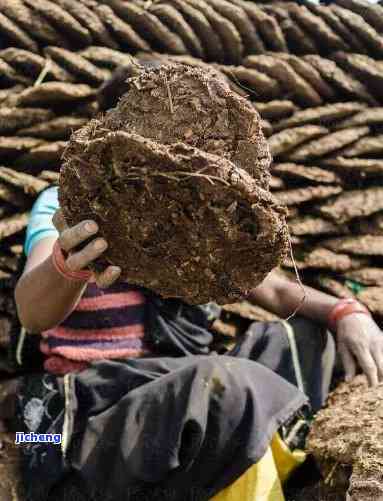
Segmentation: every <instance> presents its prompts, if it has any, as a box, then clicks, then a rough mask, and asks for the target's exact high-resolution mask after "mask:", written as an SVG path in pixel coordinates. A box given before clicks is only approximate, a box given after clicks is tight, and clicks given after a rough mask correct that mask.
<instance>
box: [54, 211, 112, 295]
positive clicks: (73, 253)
mask: <svg viewBox="0 0 383 501" xmlns="http://www.w3.org/2000/svg"><path fill="white" fill-rule="evenodd" d="M53 224H54V226H55V228H56V229H57V231H58V232H59V238H58V241H59V244H60V247H61V248H62V249H63V250H64V251H65V252H66V253H68V257H67V259H66V261H65V265H66V266H67V267H68V269H69V270H71V271H80V270H85V269H87V267H88V266H89V264H90V263H92V262H93V261H95V260H96V259H97V258H98V257H100V256H101V254H102V253H103V252H105V250H106V249H107V247H108V243H107V242H106V240H105V239H103V238H94V239H92V240H91V241H90V242H89V243H88V244H87V245H85V247H84V248H83V249H81V250H76V247H77V246H78V245H79V244H81V243H83V242H85V241H86V240H88V239H89V238H91V237H92V236H95V235H96V234H97V232H98V226H97V223H96V222H95V221H92V220H87V221H82V222H81V223H79V224H76V225H75V226H73V227H69V226H68V225H67V223H66V221H65V218H64V215H63V213H62V211H61V210H60V209H59V210H57V211H56V212H55V214H54V216H53ZM120 275H121V268H119V267H118V266H108V267H107V268H106V269H105V270H104V271H103V272H102V273H98V274H96V273H95V280H96V284H97V285H98V287H101V288H105V287H109V286H110V285H112V284H113V283H114V282H115V281H116V280H117V279H118V278H119V276H120Z"/></svg>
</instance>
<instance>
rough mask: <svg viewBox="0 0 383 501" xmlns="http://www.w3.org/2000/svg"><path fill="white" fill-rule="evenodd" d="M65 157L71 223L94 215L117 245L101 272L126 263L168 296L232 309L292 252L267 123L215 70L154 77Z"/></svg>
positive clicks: (65, 204)
mask: <svg viewBox="0 0 383 501" xmlns="http://www.w3.org/2000/svg"><path fill="white" fill-rule="evenodd" d="M148 110H150V113H148V112H147V111H148ZM64 159H65V163H64V165H63V168H62V172H61V183H60V193H59V196H60V204H61V206H62V208H63V210H64V214H65V216H66V218H67V220H68V222H69V224H74V223H76V222H79V221H81V220H83V219H85V218H89V217H92V218H94V219H96V220H97V222H98V223H99V225H100V233H101V235H103V236H104V237H105V238H106V239H107V241H108V242H109V248H108V250H107V252H106V253H105V256H104V257H103V258H102V259H100V260H99V262H98V266H97V268H98V269H99V268H102V267H104V266H105V265H107V264H108V263H113V264H116V265H119V266H121V267H122V268H123V277H124V278H126V279H128V280H129V281H130V282H131V283H134V284H139V285H142V286H145V287H147V288H149V289H152V290H154V291H156V292H157V293H159V294H161V295H163V296H165V297H182V298H183V299H185V300H187V301H189V302H191V303H204V302H207V301H210V300H215V301H217V302H219V303H229V302H232V301H233V300H235V298H236V297H238V296H239V295H240V294H243V293H244V292H245V291H247V290H248V289H249V288H251V287H254V286H255V285H256V284H257V283H259V282H260V281H261V280H263V278H264V277H265V276H266V274H267V273H268V272H269V271H270V270H271V269H272V268H274V267H275V266H277V265H278V264H279V263H280V262H281V259H283V257H284V255H285V252H286V248H287V230H286V223H285V220H284V216H285V210H284V209H283V208H282V207H280V206H279V205H278V203H277V202H276V201H275V199H274V198H273V197H272V196H271V194H270V193H269V192H268V191H267V189H268V181H269V178H270V174H269V164H270V154H269V151H268V148H267V144H266V141H265V139H264V136H263V134H262V131H261V127H260V118H259V115H258V114H257V112H256V111H255V110H254V108H253V107H252V106H251V104H250V103H248V102H247V101H246V100H244V99H243V98H241V97H239V96H237V95H236V94H234V93H233V92H232V91H231V90H230V89H229V87H228V85H227V84H226V83H225V82H224V81H223V80H222V79H221V78H219V77H218V76H217V74H216V73H215V72H206V71H201V70H200V69H198V68H191V67H187V66H182V65H178V66H175V65H172V66H168V67H165V66H163V67H161V68H159V69H156V70H151V71H143V72H142V73H141V75H140V76H139V77H136V78H133V79H132V80H131V86H130V90H129V92H128V93H127V94H126V95H125V97H124V98H123V99H122V100H121V101H120V103H119V105H118V107H117V108H115V109H113V110H111V111H110V112H109V113H107V114H106V116H105V117H100V118H99V119H98V120H93V121H91V122H90V124H89V125H88V126H86V127H84V128H82V129H80V130H79V131H77V132H76V133H74V134H73V136H72V139H71V142H70V145H69V147H68V149H67V150H66V152H65V155H64ZM159 263H161V266H159Z"/></svg>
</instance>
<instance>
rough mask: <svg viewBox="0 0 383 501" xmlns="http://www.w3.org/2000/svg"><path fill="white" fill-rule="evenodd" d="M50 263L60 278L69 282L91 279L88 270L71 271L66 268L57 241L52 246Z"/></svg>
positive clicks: (90, 273)
mask: <svg viewBox="0 0 383 501" xmlns="http://www.w3.org/2000/svg"><path fill="white" fill-rule="evenodd" d="M52 263H53V266H54V267H55V269H56V271H57V272H58V273H59V274H60V275H61V276H62V277H64V278H66V279H67V280H70V281H71V282H87V281H88V280H89V279H90V278H91V277H92V272H91V271H89V270H79V271H72V270H70V269H69V268H68V267H67V265H66V262H65V257H64V254H63V251H62V249H61V247H60V244H59V241H58V240H56V242H55V244H54V246H53V251H52Z"/></svg>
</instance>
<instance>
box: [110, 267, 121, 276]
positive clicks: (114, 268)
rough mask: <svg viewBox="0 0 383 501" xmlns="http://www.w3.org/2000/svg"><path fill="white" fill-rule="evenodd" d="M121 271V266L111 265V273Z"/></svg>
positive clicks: (116, 273) (114, 273)
mask: <svg viewBox="0 0 383 501" xmlns="http://www.w3.org/2000/svg"><path fill="white" fill-rule="evenodd" d="M120 272H121V268H120V267H119V266H111V267H110V273H111V275H118V274H119V273H120Z"/></svg>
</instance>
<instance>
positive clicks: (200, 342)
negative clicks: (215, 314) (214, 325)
mask: <svg viewBox="0 0 383 501" xmlns="http://www.w3.org/2000/svg"><path fill="white" fill-rule="evenodd" d="M141 290H142V292H143V293H144V294H145V296H146V299H147V303H146V320H145V331H146V336H147V339H148V341H149V342H151V343H152V345H153V349H154V352H155V353H157V354H160V355H161V356H172V357H180V356H186V355H206V354H208V353H209V352H210V345H211V343H212V341H213V335H212V333H211V332H210V331H209V327H210V323H211V322H210V320H209V318H208V316H207V314H206V310H205V309H204V307H202V306H191V305H188V304H186V303H184V302H183V301H180V300H178V299H166V300H164V299H162V298H160V297H159V296H157V295H155V294H153V293H151V292H150V291H148V290H147V289H141Z"/></svg>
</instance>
